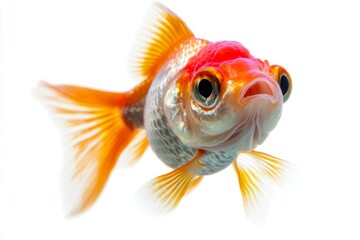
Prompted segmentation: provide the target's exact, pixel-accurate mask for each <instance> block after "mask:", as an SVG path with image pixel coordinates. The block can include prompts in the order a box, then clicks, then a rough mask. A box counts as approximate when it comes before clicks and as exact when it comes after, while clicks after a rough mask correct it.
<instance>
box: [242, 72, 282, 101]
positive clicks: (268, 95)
mask: <svg viewBox="0 0 360 240" xmlns="http://www.w3.org/2000/svg"><path fill="white" fill-rule="evenodd" d="M256 86H257V87H258V88H260V89H256V90H254V88H255V87H256ZM277 92H278V91H277V89H276V87H275V86H274V83H273V82H272V81H271V80H269V79H267V78H263V77H260V78H256V79H254V80H252V81H251V82H250V83H249V84H247V85H246V86H245V87H244V88H243V89H242V91H241V93H240V95H239V102H240V104H242V105H244V104H246V103H248V102H250V100H251V99H254V98H263V99H268V100H270V102H271V103H272V104H275V103H276V102H277V101H278V94H277Z"/></svg>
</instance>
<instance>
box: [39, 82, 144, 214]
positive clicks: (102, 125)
mask: <svg viewBox="0 0 360 240" xmlns="http://www.w3.org/2000/svg"><path fill="white" fill-rule="evenodd" d="M35 93H36V95H37V96H38V97H40V99H41V101H42V102H43V103H44V104H45V105H46V106H47V107H48V108H49V110H50V112H51V113H52V115H53V116H54V118H55V120H56V121H57V122H58V123H59V125H60V127H61V129H62V131H63V134H64V142H65V149H66V154H65V163H64V167H63V179H62V181H63V182H62V192H63V198H64V209H65V211H66V213H67V214H68V215H75V214H78V213H80V212H82V211H84V210H85V209H87V208H88V207H90V206H91V205H92V204H93V203H94V202H95V200H96V199H97V197H98V196H99V194H100V193H101V191H102V189H103V187H104V185H105V183H106V181H107V179H108V177H109V175H110V172H111V170H112V169H113V167H114V165H115V163H116V161H117V159H118V157H119V155H120V154H121V152H122V151H123V150H124V149H125V148H126V147H127V145H128V144H129V143H130V142H131V141H132V139H134V138H135V137H136V135H137V134H138V133H140V130H134V129H131V128H130V127H128V126H127V125H126V124H125V122H124V121H123V118H122V114H121V109H122V108H123V107H124V105H125V102H126V97H127V94H126V93H112V92H105V91H98V90H93V89H89V88H82V87H74V86H67V85H56V86H55V85H50V84H48V83H44V82H42V83H40V84H39V86H38V87H37V88H36V91H35ZM141 142H142V146H143V147H142V148H141V149H137V150H136V149H135V150H134V151H140V152H139V153H137V152H135V155H136V156H138V157H139V155H141V154H142V153H143V151H144V148H146V146H147V140H146V137H145V136H144V137H143V139H142V140H141ZM144 146H145V147H144Z"/></svg>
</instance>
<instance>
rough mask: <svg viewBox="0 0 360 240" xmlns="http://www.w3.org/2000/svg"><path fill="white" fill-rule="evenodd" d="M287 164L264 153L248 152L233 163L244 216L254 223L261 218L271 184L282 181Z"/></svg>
mask: <svg viewBox="0 0 360 240" xmlns="http://www.w3.org/2000/svg"><path fill="white" fill-rule="evenodd" d="M288 165H289V163H288V162H287V161H285V160H282V159H280V158H276V157H273V156H270V155H268V154H265V153H261V152H256V151H250V152H243V153H241V154H240V156H239V159H238V160H236V161H234V162H233V166H234V169H235V172H236V174H237V176H238V180H239V185H240V190H241V194H242V197H243V203H244V208H245V212H246V215H247V216H248V217H249V218H250V219H252V220H255V221H259V220H261V218H262V216H261V215H262V214H265V213H266V212H265V210H266V207H267V202H268V200H269V199H268V198H269V195H270V190H271V188H272V185H273V183H274V182H275V183H279V182H282V181H283V173H284V170H286V168H287V167H288Z"/></svg>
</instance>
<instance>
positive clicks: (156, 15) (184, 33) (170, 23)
mask: <svg viewBox="0 0 360 240" xmlns="http://www.w3.org/2000/svg"><path fill="white" fill-rule="evenodd" d="M193 37H194V34H193V33H192V32H191V30H190V29H189V28H188V27H187V26H186V24H185V23H184V22H183V21H182V20H181V19H180V18H179V17H178V16H177V15H176V14H175V13H173V12H172V11H171V10H170V9H168V8H166V7H165V6H163V5H162V4H160V3H158V2H155V3H154V4H153V5H152V8H151V10H150V12H149V14H148V16H147V17H146V18H145V21H144V25H143V27H142V29H141V32H140V35H139V40H138V41H137V43H136V45H135V46H134V51H133V54H134V56H132V59H131V60H130V69H131V70H132V73H134V75H136V76H140V77H142V78H143V79H146V78H149V77H150V76H154V75H155V74H156V72H157V71H158V70H159V67H161V66H162V65H163V63H164V62H165V61H166V59H167V57H168V56H169V54H170V53H171V52H172V51H173V50H174V49H175V48H176V47H177V46H178V45H180V43H181V42H183V41H185V40H187V39H190V38H193Z"/></svg>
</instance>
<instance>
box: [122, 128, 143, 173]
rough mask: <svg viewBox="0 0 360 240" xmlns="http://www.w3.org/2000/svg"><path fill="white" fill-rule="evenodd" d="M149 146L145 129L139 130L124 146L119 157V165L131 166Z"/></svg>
mask: <svg viewBox="0 0 360 240" xmlns="http://www.w3.org/2000/svg"><path fill="white" fill-rule="evenodd" d="M148 146H149V142H148V140H147V137H146V132H145V130H139V132H138V133H137V135H136V137H135V138H134V139H133V140H132V141H131V143H130V144H129V145H128V146H127V147H126V149H125V150H124V152H123V153H122V154H121V157H120V162H119V163H120V166H126V167H132V166H133V165H135V164H136V163H137V162H138V161H139V160H140V158H141V156H142V155H143V154H144V152H145V151H146V149H147V147H148Z"/></svg>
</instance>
